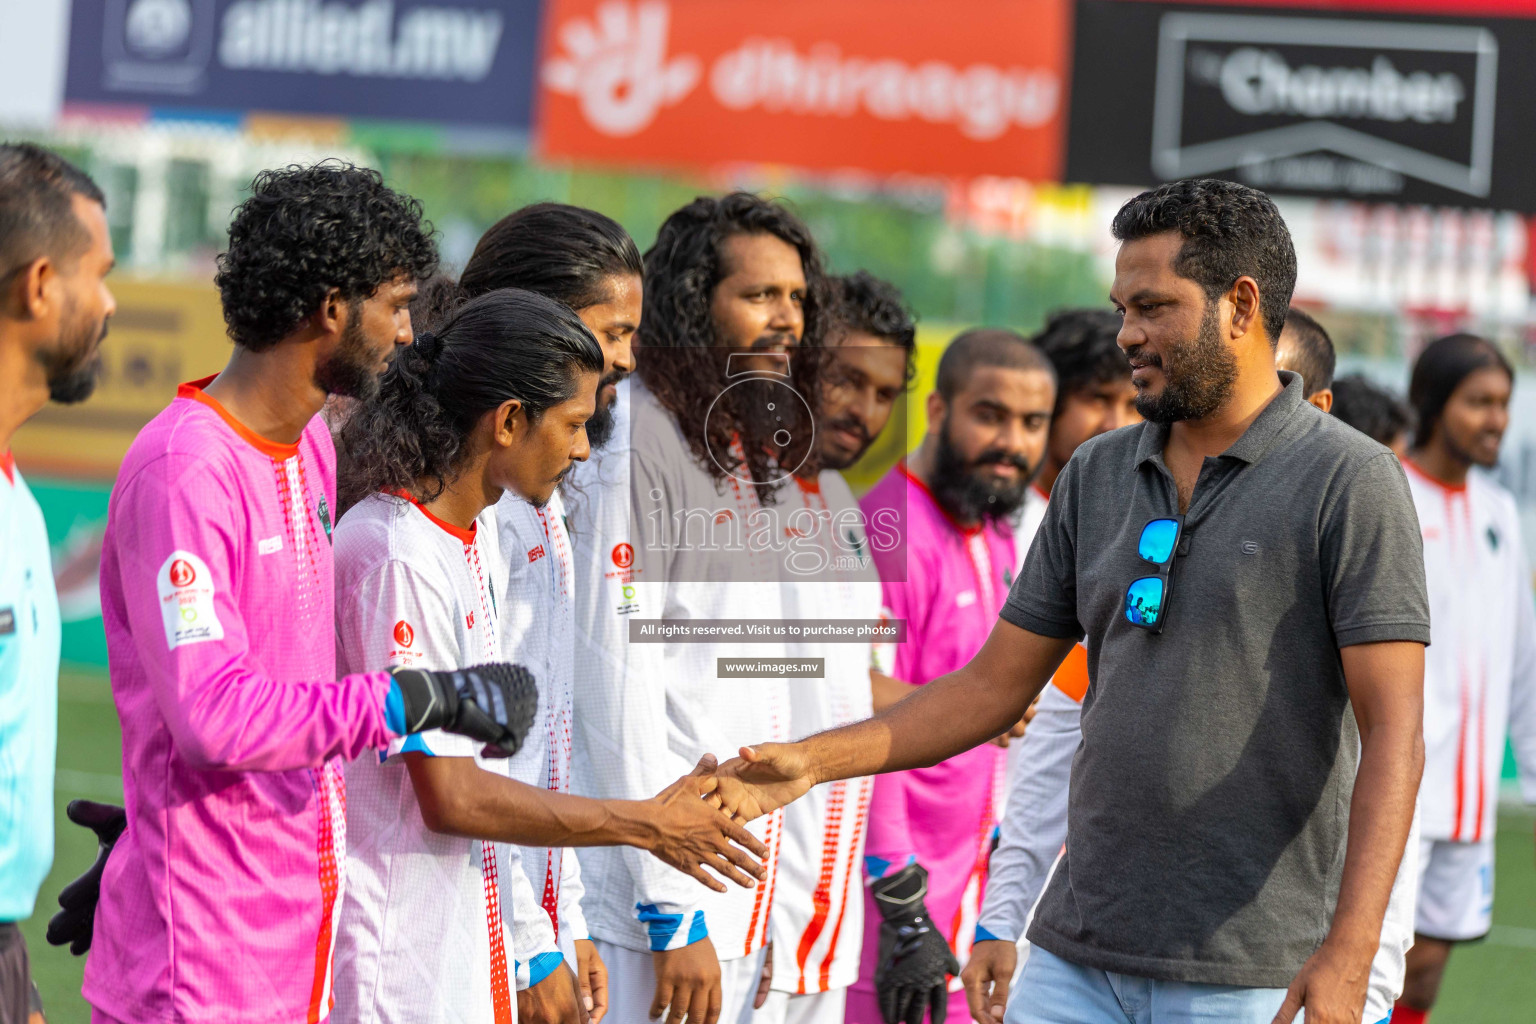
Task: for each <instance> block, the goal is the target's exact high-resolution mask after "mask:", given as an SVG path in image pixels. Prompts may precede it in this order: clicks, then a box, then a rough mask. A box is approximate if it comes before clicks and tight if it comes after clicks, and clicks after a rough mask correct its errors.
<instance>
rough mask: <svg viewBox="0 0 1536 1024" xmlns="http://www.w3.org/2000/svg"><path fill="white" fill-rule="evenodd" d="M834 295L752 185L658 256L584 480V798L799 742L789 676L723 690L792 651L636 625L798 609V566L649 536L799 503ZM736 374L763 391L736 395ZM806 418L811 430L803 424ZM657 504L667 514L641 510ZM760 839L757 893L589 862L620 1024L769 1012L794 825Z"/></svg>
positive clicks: (590, 913) (782, 218)
mask: <svg viewBox="0 0 1536 1024" xmlns="http://www.w3.org/2000/svg"><path fill="white" fill-rule="evenodd" d="M826 288H827V286H826V283H825V276H824V274H823V271H822V269H821V258H820V255H819V254H818V252H817V250H816V247H815V245H814V243H813V242H812V241H811V235H810V232H809V230H808V229H807V228H806V227H805V225H804V224H802V223H801V222H800V220H799V219H798V218H797V217H796V216H795V215H794V214H793V213H792V212H791V211H790V210H789V209H788V208H786V207H785V206H783V205H782V204H779V203H775V202H770V201H768V200H765V199H762V198H760V197H757V196H753V195H749V194H746V193H734V194H731V195H727V196H724V197H720V198H700V199H697V200H695V201H693V202H692V203H689V204H688V205H687V206H685V207H683V208H682V209H680V210H678V211H677V212H675V213H673V214H672V215H671V216H670V217H668V218H667V220H666V222H665V223H663V225H662V226H661V230H660V232H659V234H658V235H657V239H656V244H655V245H654V246H653V247H652V248H651V250H650V251H649V252H648V253H647V254H646V258H645V308H644V312H643V314H642V317H641V321H640V332H639V335H638V346H637V351H636V363H637V370H636V373H635V375H634V376H633V377H631V378H630V381H629V395H628V399H629V400H628V402H627V403H625V405H626V406H627V415H628V417H629V429H627V430H620V431H619V432H618V433H617V434H616V435H615V437H614V439H613V441H612V442H610V444H609V446H608V447H607V448H606V449H605V450H603V451H601V452H597V453H594V455H593V458H592V459H591V461H589V462H588V463H587V464H586V465H585V466H583V467H582V468H581V470H580V471H579V472H578V475H577V478H576V481H575V482H576V485H577V486H578V487H579V489H580V491H581V495H580V499H579V501H578V503H577V505H576V509H575V515H574V516H573V517H572V521H571V534H572V538H573V540H574V547H575V550H574V558H573V563H574V567H575V571H574V574H573V575H574V578H575V579H576V580H577V581H579V583H580V584H581V585H579V586H578V587H577V589H576V659H575V669H574V706H575V721H574V726H575V727H574V729H573V747H574V753H573V757H572V771H573V779H572V789H573V791H574V792H578V793H587V794H592V795H600V796H606V797H638V796H641V795H644V794H647V793H650V792H654V791H655V789H656V788H657V787H658V786H659V785H664V784H665V783H666V782H667V781H668V780H670V779H672V778H675V777H676V776H677V774H678V772H679V771H687V770H688V769H689V768H690V767H691V766H692V764H693V762H694V761H695V760H697V759H698V758H699V757H700V756H701V755H703V754H705V753H708V752H712V751H714V750H717V749H719V748H721V747H723V748H726V749H729V747H730V744H731V743H732V742H734V740H735V737H738V736H742V735H747V734H751V733H752V732H753V731H754V730H755V729H757V728H759V727H762V726H764V725H766V726H767V727H768V728H770V729H773V730H783V731H784V734H785V735H787V730H788V728H789V720H788V714H789V707H788V689H787V686H786V684H785V683H784V681H783V680H782V679H756V678H754V679H750V680H742V681H740V682H732V681H730V680H726V679H720V678H717V677H716V676H717V668H716V664H717V662H716V658H717V657H721V656H731V655H741V656H752V657H770V658H771V657H773V656H775V655H778V656H783V655H784V654H786V653H787V648H786V647H785V645H784V644H782V643H768V644H750V645H749V644H726V643H682V644H667V643H662V644H648V643H631V642H630V633H629V629H630V625H631V623H632V621H633V620H632V619H631V616H635V617H639V618H652V617H663V618H687V617H701V618H702V617H707V618H740V619H747V618H753V619H757V618H776V617H783V614H784V607H785V603H784V601H783V600H782V585H781V583H780V581H779V573H778V572H776V571H775V569H774V567H773V566H772V565H768V564H761V565H754V564H753V559H752V558H747V559H745V560H742V559H738V558H737V557H736V555H735V554H733V553H730V552H727V553H725V554H724V556H723V557H722V556H721V555H720V553H719V552H714V551H710V550H694V549H689V548H688V546H687V543H686V541H685V542H684V543H683V544H681V545H676V546H673V545H670V544H669V543H667V542H663V543H660V544H657V543H652V541H651V540H648V539H647V538H646V536H644V531H643V530H641V529H639V528H638V527H637V526H636V525H632V524H643V523H645V522H648V521H650V519H649V517H650V516H651V515H652V513H654V514H655V515H656V516H659V517H660V519H659V520H658V521H670V517H671V516H672V515H674V514H676V515H679V516H682V517H684V518H687V517H690V516H691V517H695V519H696V521H698V517H702V522H704V523H709V524H713V527H712V528H718V529H719V530H721V531H723V532H729V531H731V530H733V529H735V528H737V527H739V526H740V525H742V524H745V523H748V522H749V521H751V519H752V517H754V516H760V515H768V516H772V515H773V514H775V513H776V512H777V511H778V510H777V506H776V502H777V500H778V498H777V495H778V493H779V492H783V491H786V490H787V491H790V492H793V491H794V485H793V484H792V483H788V480H787V474H788V471H791V470H794V471H810V472H813V470H805V469H800V470H796V468H795V467H796V464H797V463H798V464H800V465H802V466H804V465H809V464H813V463H814V452H810V451H808V448H809V446H810V444H811V442H812V439H813V434H812V433H811V432H810V431H809V430H808V429H806V430H803V431H800V430H795V431H790V430H786V431H785V434H784V435H783V436H782V437H776V436H775V435H776V433H777V432H778V431H779V430H780V429H782V428H781V427H779V426H775V425H774V423H773V417H772V415H771V413H772V412H774V411H785V410H786V409H787V407H788V405H790V404H792V403H795V402H800V401H802V399H797V398H796V397H795V396H794V395H793V394H791V393H790V389H791V388H793V389H794V391H795V392H797V393H798V394H799V395H802V396H806V395H810V396H814V394H815V391H814V374H815V369H814V367H813V366H811V365H810V364H811V362H812V360H811V358H810V357H812V356H814V355H815V354H816V352H815V349H816V347H817V346H818V345H819V344H820V341H821V337H822V334H823V333H824V331H825V327H824V324H823V318H824V311H825V309H826V300H825V298H824V296H825V294H826ZM786 363H787V364H788V365H789V367H790V369H789V374H788V375H785V374H784V373H783V370H784V367H785V364H786ZM732 372H737V373H738V375H739V376H740V377H741V378H742V379H743V380H745V381H746V382H747V386H746V387H742V388H733V387H732V384H733V381H732V379H730V378H728V377H727V374H728V373H732ZM749 378H750V379H749ZM764 388H778V389H780V392H781V393H782V394H783V395H784V396H785V397H786V398H787V400H788V401H787V402H781V403H775V404H779V405H780V406H781V409H780V410H772V409H768V408H767V406H766V403H764V404H763V405H761V406H758V407H753V405H752V403H751V402H749V401H743V400H742V397H741V396H742V395H743V394H744V393H745V392H747V391H754V390H755V393H756V395H757V396H758V397H761V396H762V394H763V393H764V392H763V390H762V389H764ZM807 411H808V410H807ZM791 425H793V426H796V427H807V428H808V427H809V423H808V422H804V421H803V418H802V420H801V421H799V422H795V423H792V424H791ZM786 484H788V486H787V487H786ZM656 495H660V496H662V502H663V506H664V507H656V508H645V507H643V506H642V504H641V503H643V502H649V501H652V499H653V497H654V496H656ZM795 504H796V506H797V507H798V504H799V503H798V500H796V502H795ZM780 539H781V540H782V538H780ZM759 570H761V571H759ZM706 743H707V744H718V745H719V746H718V747H716V746H705V744H706ZM757 828H758V835H759V836H760V837H762V838H764V839H765V842H766V843H767V845H768V847H769V848H770V855H769V858H768V860H767V862H766V863H765V867H766V869H767V874H766V876H765V878H764V880H763V881H762V882H761V883H760V884H759V886H758V887H757V889H756V891H754V892H736V891H732V892H730V893H726V894H719V895H717V894H713V893H708V892H704V891H702V890H700V889H699V888H698V887H697V886H693V885H687V884H684V883H685V882H686V880H684V879H681V878H679V877H678V876H677V875H676V874H675V873H668V872H664V871H661V870H658V868H657V866H655V865H654V864H653V863H651V862H650V861H649V858H645V857H641V856H634V855H629V854H626V853H624V852H621V851H618V850H607V849H592V850H583V851H581V866H582V875H583V876H584V877H585V878H588V879H590V880H592V882H591V884H589V885H588V887H587V894H586V900H585V904H584V909H585V910H586V917H587V923H588V925H589V927H590V929H591V933H592V937H593V939H594V940H595V941H596V944H597V947H598V950H599V951H600V953H601V955H602V957H603V960H604V961H605V962H606V963H607V965H608V970H609V989H610V993H611V998H610V1005H611V1007H612V1009H611V1010H610V1012H609V1016H608V1018H607V1021H606V1022H605V1024H613V1022H614V1021H615V1020H618V1021H622V1022H623V1024H639V1022H641V1021H644V1020H645V1019H646V1011H647V1009H649V1010H650V1012H651V1015H652V1016H659V1015H660V1014H662V1012H663V1011H668V1020H669V1021H670V1022H671V1024H681V1021H682V1020H683V1018H684V1017H688V1018H690V1019H691V1020H694V1021H697V1022H699V1024H715V1021H716V1019H717V1018H718V1019H719V1020H721V1021H725V1022H729V1024H738V1022H745V1021H746V1019H747V1018H748V1017H750V1015H751V1012H752V1004H753V997H754V993H755V992H758V991H759V981H760V979H761V978H762V964H763V963H764V947H765V942H766V940H767V932H768V917H769V912H770V911H771V909H772V905H773V872H774V863H773V858H774V854H773V853H772V850H773V848H774V846H775V843H776V842H778V838H779V836H780V835H781V826H780V824H779V823H778V822H777V820H773V821H767V822H765V823H763V824H762V825H759V826H757ZM766 995H767V987H766V984H764V985H763V986H762V987H761V996H762V997H764V998H766Z"/></svg>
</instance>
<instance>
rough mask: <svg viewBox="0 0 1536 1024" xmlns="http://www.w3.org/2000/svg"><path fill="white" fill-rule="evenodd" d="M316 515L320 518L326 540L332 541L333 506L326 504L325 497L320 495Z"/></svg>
mask: <svg viewBox="0 0 1536 1024" xmlns="http://www.w3.org/2000/svg"><path fill="white" fill-rule="evenodd" d="M315 514H316V515H318V516H319V517H320V525H321V526H322V527H324V529H325V539H326V540H330V539H331V506H329V505H327V504H326V503H325V495H323V494H322V495H320V503H319V504H318V505H316V506H315Z"/></svg>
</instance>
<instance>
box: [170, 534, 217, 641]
mask: <svg viewBox="0 0 1536 1024" xmlns="http://www.w3.org/2000/svg"><path fill="white" fill-rule="evenodd" d="M155 587H156V589H157V590H158V591H159V594H160V618H161V622H162V623H163V624H164V626H165V642H166V646H167V647H168V648H169V649H170V650H173V651H174V650H175V649H176V648H178V647H180V646H182V645H183V644H196V643H202V642H203V641H205V640H222V639H224V626H223V624H222V623H220V622H219V615H218V610H217V609H216V608H215V606H214V587H213V574H212V573H210V572H209V571H208V564H207V563H206V562H204V561H203V560H202V559H201V558H199V557H197V556H196V555H194V554H193V553H192V552H190V551H172V552H171V554H170V557H168V558H167V559H166V560H165V562H164V563H163V564H162V565H161V566H160V571H159V572H158V573H157V574H156V575H155Z"/></svg>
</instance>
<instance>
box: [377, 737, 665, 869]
mask: <svg viewBox="0 0 1536 1024" xmlns="http://www.w3.org/2000/svg"><path fill="white" fill-rule="evenodd" d="M406 763H407V765H408V767H409V769H410V773H411V782H412V785H413V786H414V788H415V790H416V798H417V801H418V802H419V803H420V805H421V813H422V819H423V820H424V821H425V822H426V825H427V827H428V828H430V829H431V830H432V831H434V832H441V833H444V834H446V835H456V836H463V837H465V838H468V839H488V840H491V841H492V842H499V843H511V844H513V845H516V846H550V847H556V846H619V845H623V846H642V847H643V846H646V845H647V844H648V843H650V842H651V841H653V838H654V834H655V828H654V826H653V824H652V823H651V821H650V820H649V819H648V818H647V816H646V814H645V808H644V806H643V804H642V802H640V801H634V800H592V799H588V798H587V797H579V796H571V795H569V794H566V793H555V792H551V791H550V790H547V789H542V788H540V787H538V786H530V785H528V784H526V783H523V782H518V781H516V780H515V779H509V778H507V777H506V776H504V775H497V774H494V773H492V772H488V771H485V770H483V769H481V768H480V767H479V766H478V765H476V764H475V762H474V760H473V759H472V758H467V757H425V756H423V755H420V754H409V753H408V754H406Z"/></svg>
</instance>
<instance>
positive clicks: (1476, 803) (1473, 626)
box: [1405, 462, 1536, 843]
mask: <svg viewBox="0 0 1536 1024" xmlns="http://www.w3.org/2000/svg"><path fill="white" fill-rule="evenodd" d="M1405 465H1406V467H1407V470H1408V484H1409V487H1410V489H1411V490H1412V492H1413V502H1414V505H1415V507H1416V508H1417V509H1418V514H1419V527H1420V529H1421V530H1422V532H1423V537H1424V570H1425V575H1426V577H1427V580H1428V583H1429V604H1430V629H1431V632H1432V642H1431V644H1430V646H1429V648H1428V649H1427V651H1426V652H1425V658H1424V752H1425V760H1424V782H1423V786H1422V788H1421V789H1420V792H1419V801H1420V807H1421V810H1422V815H1423V818H1422V826H1423V836H1424V838H1426V839H1439V840H1449V841H1451V842H1469V843H1471V842H1481V841H1483V840H1489V839H1492V838H1493V828H1494V809H1495V805H1496V804H1497V802H1498V784H1499V775H1500V770H1501V768H1502V766H1503V763H1504V741H1505V736H1506V734H1507V735H1508V736H1509V737H1510V738H1511V739H1513V741H1514V744H1515V753H1516V756H1517V759H1518V760H1519V762H1520V771H1521V778H1522V781H1523V784H1524V791H1525V797H1526V799H1527V800H1528V801H1536V614H1533V611H1532V597H1531V575H1530V569H1529V567H1528V565H1527V563H1526V558H1525V545H1524V543H1523V542H1522V541H1521V537H1520V518H1519V513H1518V512H1517V510H1516V507H1515V500H1514V498H1513V496H1511V495H1510V493H1509V492H1508V491H1506V490H1504V488H1502V487H1500V486H1499V485H1498V484H1497V483H1495V482H1494V481H1493V479H1492V478H1491V477H1489V476H1488V475H1487V474H1485V473H1481V472H1478V471H1476V470H1474V471H1473V472H1472V473H1470V474H1469V475H1468V477H1467V482H1466V483H1465V484H1464V485H1463V486H1461V487H1450V486H1447V485H1446V484H1444V483H1441V482H1440V481H1438V480H1435V479H1433V478H1431V477H1430V476H1428V475H1427V474H1425V473H1424V472H1423V471H1422V470H1420V469H1419V468H1418V467H1416V466H1414V465H1413V463H1412V462H1407V463H1405Z"/></svg>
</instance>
